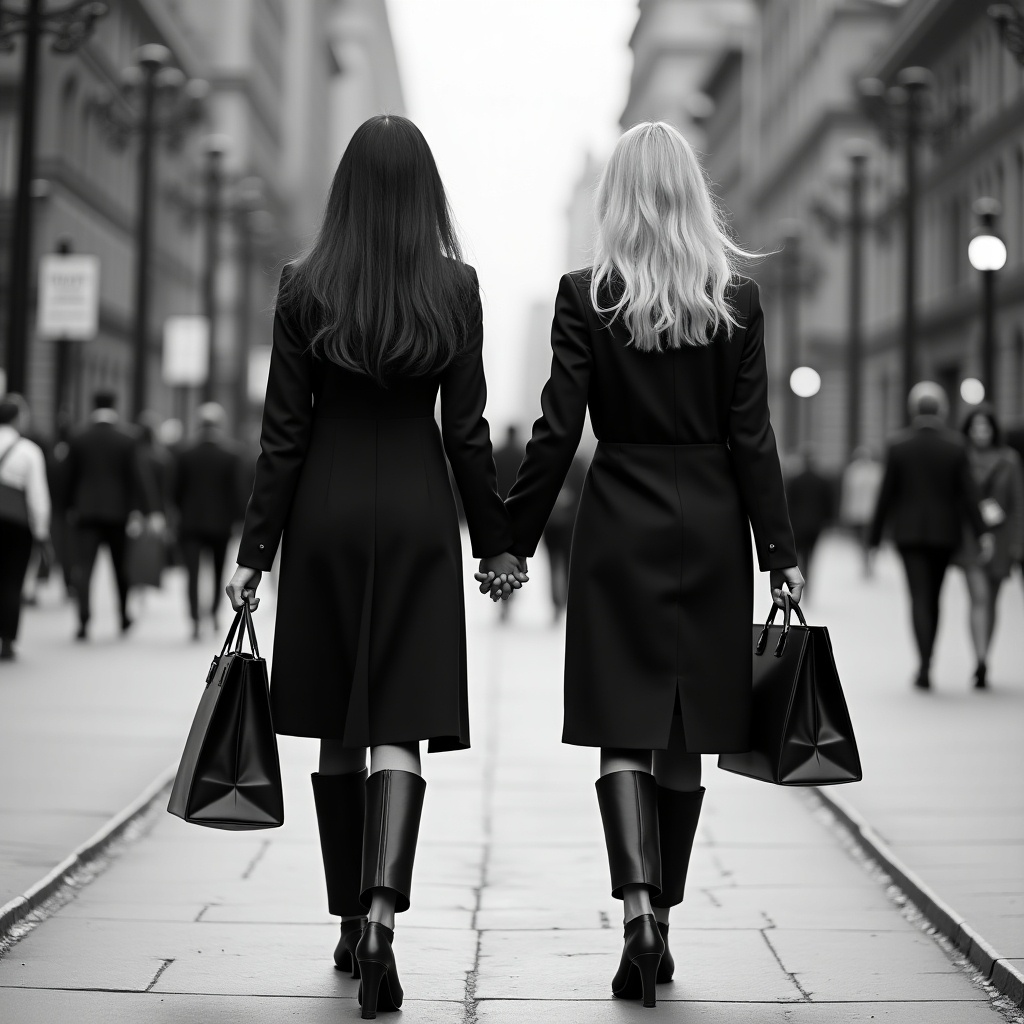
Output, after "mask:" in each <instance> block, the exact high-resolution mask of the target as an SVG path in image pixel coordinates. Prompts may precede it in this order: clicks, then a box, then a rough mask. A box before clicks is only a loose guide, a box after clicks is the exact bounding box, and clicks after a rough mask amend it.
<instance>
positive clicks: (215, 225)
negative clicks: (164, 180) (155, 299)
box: [203, 135, 231, 402]
mask: <svg viewBox="0 0 1024 1024" xmlns="http://www.w3.org/2000/svg"><path fill="white" fill-rule="evenodd" d="M230 144H231V140H230V139H229V138H228V137H227V136H226V135H210V136H208V137H207V138H206V140H205V141H204V143H203V152H204V154H205V156H206V169H205V179H206V196H205V201H204V207H203V214H204V219H205V221H206V254H205V261H204V264H203V313H204V315H205V316H206V318H207V320H208V321H209V323H210V362H209V370H208V372H207V374H206V380H205V382H204V383H203V401H204V402H212V401H213V400H214V398H215V397H216V394H217V366H218V364H217V265H218V263H219V262H220V230H221V215H222V203H223V195H222V193H223V188H224V157H225V156H226V154H227V152H228V148H229V146H230Z"/></svg>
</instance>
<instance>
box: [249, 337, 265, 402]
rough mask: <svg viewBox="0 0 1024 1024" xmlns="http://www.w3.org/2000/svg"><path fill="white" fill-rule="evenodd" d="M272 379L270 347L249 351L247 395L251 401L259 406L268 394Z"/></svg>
mask: <svg viewBox="0 0 1024 1024" xmlns="http://www.w3.org/2000/svg"><path fill="white" fill-rule="evenodd" d="M269 379H270V346H269V345H261V346H260V347H259V348H254V349H250V350H249V373H248V377H247V378H246V389H245V390H246V394H247V395H248V396H249V401H250V402H253V403H255V404H259V403H260V402H262V401H263V399H264V398H265V397H266V394H267V381H268V380H269Z"/></svg>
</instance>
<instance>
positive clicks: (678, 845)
mask: <svg viewBox="0 0 1024 1024" xmlns="http://www.w3.org/2000/svg"><path fill="white" fill-rule="evenodd" d="M704 792H705V790H704V787H703V786H701V787H700V788H699V789H693V790H689V791H686V792H684V791H681V790H678V789H666V788H665V787H664V786H658V827H659V829H660V833H661V880H662V887H661V893H660V894H659V895H657V896H654V897H652V899H651V906H654V907H674V906H677V905H678V904H680V903H682V902H683V890H684V889H685V888H686V873H687V870H688V869H689V867H690V855H691V853H692V852H693V837H694V836H695V835H696V833H697V822H698V821H699V820H700V808H701V804H702V803H703V801H704ZM658 929H659V930H660V931H661V936H662V938H663V939H664V940H665V955H664V956H663V957H662V958H661V964H660V966H659V967H658V981H660V982H665V981H671V980H672V976H673V974H675V970H676V964H675V960H673V958H672V953H671V952H670V951H669V948H668V925H667V924H662V923H661V922H658Z"/></svg>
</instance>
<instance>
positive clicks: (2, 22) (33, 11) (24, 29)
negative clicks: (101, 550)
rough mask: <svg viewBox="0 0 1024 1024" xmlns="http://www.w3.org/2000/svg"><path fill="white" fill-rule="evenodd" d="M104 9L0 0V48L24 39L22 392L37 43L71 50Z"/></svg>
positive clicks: (11, 354) (17, 233)
mask: <svg viewBox="0 0 1024 1024" xmlns="http://www.w3.org/2000/svg"><path fill="white" fill-rule="evenodd" d="M106 13H107V5H106V4H105V3H97V2H90V0H74V2H71V3H63V4H60V5H59V6H57V7H56V8H50V7H46V6H44V3H43V0H27V3H26V4H25V5H24V6H23V7H18V8H13V7H11V6H10V5H9V4H7V3H2V2H0V52H10V51H11V50H13V49H14V45H15V39H16V38H17V37H18V36H23V37H24V40H25V54H24V63H23V65H22V71H21V87H20V97H19V127H18V172H17V173H18V176H17V184H16V186H15V196H14V224H13V231H12V235H11V250H10V266H11V273H10V280H9V281H8V294H7V350H6V355H5V362H6V368H7V387H8V390H10V391H18V392H21V391H24V390H25V385H26V383H27V377H28V306H29V287H30V285H31V270H32V177H33V169H34V166H35V149H36V101H37V97H38V91H39V43H40V41H41V39H42V37H43V36H44V35H51V36H53V37H54V39H53V46H52V48H53V50H54V52H56V53H73V52H74V51H75V50H77V49H78V48H79V47H80V46H81V45H82V43H84V42H85V41H86V39H88V38H89V36H90V35H91V34H92V30H93V28H94V27H95V24H96V22H97V21H98V20H99V19H100V18H102V17H103V16H104V15H105V14H106Z"/></svg>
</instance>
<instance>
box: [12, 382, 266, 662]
mask: <svg viewBox="0 0 1024 1024" xmlns="http://www.w3.org/2000/svg"><path fill="white" fill-rule="evenodd" d="M92 406H93V407H92V411H91V413H90V415H89V418H88V422H87V423H86V424H85V425H83V426H81V427H80V428H78V429H71V428H70V426H69V425H67V424H63V425H62V426H61V427H60V428H59V429H58V431H57V436H56V437H55V438H53V439H45V438H42V437H40V436H39V435H37V434H36V433H35V432H34V431H33V429H32V420H31V413H30V409H29V407H28V404H27V403H26V402H25V400H24V399H23V398H22V397H21V396H20V395H13V394H11V395H7V396H5V397H3V398H2V399H0V551H2V552H3V558H2V559H0V659H2V660H5V661H9V660H11V659H13V658H14V657H15V642H16V640H17V637H18V628H19V623H20V617H21V609H22V607H23V606H24V605H26V604H28V605H31V604H33V603H34V602H35V600H36V590H37V588H38V585H39V584H40V583H41V582H43V581H45V580H47V579H49V578H50V577H51V576H53V575H55V574H59V576H60V578H61V579H62V582H63V587H64V588H65V591H66V593H67V595H68V597H69V598H70V599H71V600H73V601H74V602H75V605H76V607H77V611H78V629H77V633H76V637H77V639H78V640H80V641H87V640H88V638H89V633H90V624H91V620H92V577H93V571H94V568H95V565H96V560H97V555H98V553H99V551H100V548H102V547H106V548H107V550H108V551H109V554H110V559H111V562H112V565H113V570H114V578H115V581H116V586H117V600H118V609H119V613H120V629H121V632H122V633H127V632H128V631H129V630H130V629H131V627H132V617H131V614H130V609H129V603H128V596H129V592H130V591H131V590H132V588H133V587H142V586H159V585H160V581H161V575H162V572H163V570H164V569H165V568H166V567H167V566H169V565H181V566H184V567H185V568H186V569H187V571H188V604H189V609H188V610H189V615H190V618H191V622H192V633H193V636H194V637H196V638H198V637H199V636H200V633H201V629H202V623H203V621H204V620H205V619H207V618H209V619H210V620H212V623H213V625H214V628H216V627H217V626H218V622H217V616H218V611H219V608H220V602H221V597H222V593H223V591H222V588H221V579H222V577H223V570H224V562H225V559H226V556H227V549H228V545H229V543H230V539H231V535H232V532H233V530H234V529H235V527H236V526H237V524H238V523H239V521H240V520H241V518H242V516H243V513H244V509H245V501H246V499H247V497H248V493H249V487H250V485H251V480H252V470H253V465H254V459H253V458H251V457H250V456H249V455H248V453H246V452H245V451H244V449H243V448H242V446H241V445H239V444H237V443H236V442H234V441H233V440H232V439H231V438H230V437H229V436H228V431H227V418H226V415H225V412H224V409H223V408H222V407H221V406H220V405H218V404H216V403H213V402H211V403H207V404H205V405H202V406H200V408H199V410H198V413H197V417H196V430H195V434H194V436H193V437H191V438H186V437H185V427H184V425H183V424H182V423H181V421H180V420H177V419H167V420H162V419H161V418H160V417H158V416H157V415H156V414H153V413H143V415H142V416H140V417H139V420H138V422H137V423H135V424H129V423H125V422H123V421H122V419H121V416H120V415H119V413H118V410H117V398H116V395H115V394H114V393H113V392H110V391H100V392H97V393H96V394H95V395H94V396H93V402H92ZM204 556H206V557H208V558H209V560H210V562H211V563H212V568H213V576H214V587H213V593H212V595H211V596H209V597H207V598H206V599H205V601H202V602H201V601H200V596H199V575H200V564H201V562H202V560H203V558H204Z"/></svg>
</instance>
